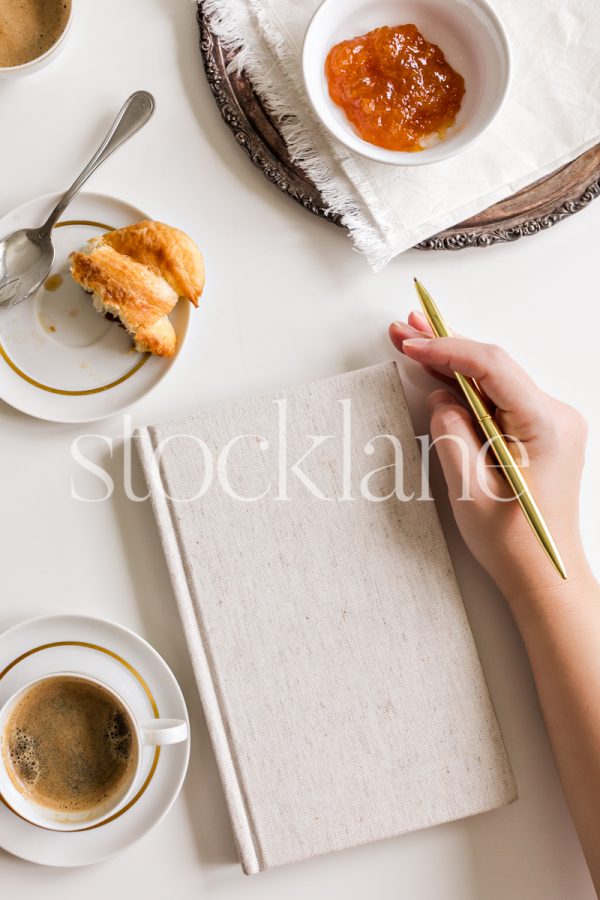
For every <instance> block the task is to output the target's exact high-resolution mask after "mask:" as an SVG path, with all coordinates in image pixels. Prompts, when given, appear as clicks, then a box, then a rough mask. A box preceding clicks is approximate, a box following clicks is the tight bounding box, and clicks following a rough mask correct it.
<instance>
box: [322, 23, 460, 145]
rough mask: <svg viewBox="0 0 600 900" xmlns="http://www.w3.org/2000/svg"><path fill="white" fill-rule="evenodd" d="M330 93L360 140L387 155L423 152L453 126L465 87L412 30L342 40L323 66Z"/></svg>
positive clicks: (402, 28)
mask: <svg viewBox="0 0 600 900" xmlns="http://www.w3.org/2000/svg"><path fill="white" fill-rule="evenodd" d="M325 74H326V76H327V83H328V86H329V94H330V96H331V99H332V100H333V102H334V103H336V104H337V105H338V106H341V108H342V109H343V110H344V112H345V113H346V116H347V117H348V119H349V120H350V122H351V123H352V124H353V125H354V127H355V128H356V130H357V132H358V133H359V135H360V136H361V138H363V140H365V141H369V143H371V144H376V145H377V146H378V147H385V148H386V149H388V150H404V151H408V152H414V151H417V150H423V149H425V148H424V146H423V145H422V143H421V141H422V140H423V139H424V138H426V137H429V136H430V135H435V134H437V135H439V137H440V138H443V137H444V135H445V133H446V131H447V130H448V128H450V127H451V126H452V125H453V124H454V122H455V121H456V115H457V113H458V111H459V109H460V105H461V103H462V99H463V96H464V93H465V82H464V79H463V77H462V75H459V73H458V72H456V71H455V70H454V69H453V68H452V66H451V65H450V64H449V63H448V62H447V61H446V57H445V56H444V54H443V53H442V51H441V50H440V48H439V47H438V46H437V45H436V44H430V43H429V41H426V40H425V38H424V37H423V35H422V34H421V32H420V31H419V30H418V29H417V27H416V26H415V25H397V26H394V27H389V26H384V27H383V28H375V29H374V30H373V31H369V32H368V33H367V34H363V35H361V36H360V37H355V38H352V39H351V40H348V41H341V42H340V43H339V44H336V45H335V46H334V47H332V48H331V50H330V51H329V54H328V56H327V59H326V62H325Z"/></svg>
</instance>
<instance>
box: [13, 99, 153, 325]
mask: <svg viewBox="0 0 600 900" xmlns="http://www.w3.org/2000/svg"><path fill="white" fill-rule="evenodd" d="M154 105H155V104H154V97H153V96H152V94H149V93H148V91H136V92H135V94H132V95H131V97H129V99H128V100H126V101H125V103H124V104H123V107H122V108H121V110H120V112H119V114H118V116H117V118H116V119H115V121H114V122H113V124H112V127H111V129H110V131H109V132H108V134H107V135H106V137H105V138H104V140H103V141H102V143H101V144H100V146H99V147H98V149H97V150H96V152H95V153H94V155H93V156H92V158H91V159H90V161H89V163H88V164H87V166H86V167H85V169H84V170H83V172H82V173H81V175H80V176H79V178H77V180H76V181H74V182H73V184H72V185H71V187H70V188H69V190H68V191H67V192H66V194H63V196H62V197H61V198H60V200H59V201H58V203H57V204H56V206H55V207H54V209H53V210H52V212H51V213H50V215H49V216H48V218H47V219H46V221H45V222H44V224H43V225H42V226H41V228H23V229H22V230H20V231H15V232H13V234H9V235H8V236H7V237H5V238H3V239H2V240H1V241H0V309H2V308H4V307H9V306H16V304H17V303H22V302H23V300H27V298H28V297H29V296H31V294H33V292H34V291H36V290H37V289H38V288H39V286H40V285H41V284H42V282H43V281H45V279H46V278H47V276H48V273H49V272H50V270H51V268H52V263H53V262H54V245H53V244H52V237H51V233H52V228H53V227H54V225H55V223H56V221H57V220H58V218H59V217H60V216H61V215H62V213H63V212H64V211H65V209H66V208H67V206H68V205H69V203H70V202H71V200H72V199H73V197H74V196H75V194H76V193H77V192H78V191H79V189H80V188H81V186H82V185H83V184H84V183H85V182H86V181H87V180H88V178H89V177H90V175H91V174H92V172H95V171H96V169H97V168H98V166H100V165H101V164H102V163H103V162H104V160H105V159H107V158H108V157H109V156H110V154H111V153H113V151H115V150H116V149H117V147H120V146H121V144H124V143H125V141H126V140H127V139H128V138H130V137H131V136H132V135H133V134H135V133H136V131H139V129H140V128H141V127H142V125H145V124H146V122H147V121H148V119H149V118H150V116H151V115H152V113H153V112H154Z"/></svg>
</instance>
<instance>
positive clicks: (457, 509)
mask: <svg viewBox="0 0 600 900" xmlns="http://www.w3.org/2000/svg"><path fill="white" fill-rule="evenodd" d="M390 337H391V339H392V341H393V343H394V345H395V346H396V347H397V348H398V350H400V351H401V352H402V353H404V354H405V355H406V356H408V357H409V358H410V359H412V360H415V361H416V362H418V363H421V365H423V366H424V367H425V368H426V369H427V370H428V371H430V372H431V373H433V374H435V375H437V376H439V377H441V378H443V379H444V380H445V381H446V382H448V383H450V384H452V381H453V379H452V373H453V372H454V371H456V372H461V373H462V374H463V375H469V376H471V377H472V378H475V379H476V380H477V381H478V383H479V385H480V387H481V389H482V390H483V391H484V392H485V394H486V395H487V397H488V398H489V401H490V405H491V407H492V410H493V412H494V417H495V419H496V421H497V423H498V425H499V426H500V428H501V430H502V432H503V434H504V435H505V436H506V437H507V438H508V440H511V441H513V442H515V443H513V444H512V449H513V452H514V455H515V457H516V459H517V462H519V463H520V464H521V465H522V466H523V473H524V475H525V479H526V481H527V483H528V484H529V486H530V488H531V490H532V493H533V495H534V497H535V498H536V501H537V503H538V506H539V507H540V510H541V512H542V515H543V516H544V518H545V520H546V523H547V525H548V527H549V529H550V531H551V533H552V535H553V537H554V539H555V541H556V544H557V546H558V549H559V552H560V554H561V556H562V558H563V560H564V563H565V566H566V568H567V572H568V575H569V581H570V582H571V583H572V582H573V581H576V580H581V579H588V578H590V577H591V576H590V572H589V568H588V565H587V562H586V560H585V557H584V554H583V550H582V546H581V540H580V535H579V491H580V481H581V471H582V468H583V461H584V449H585V442H586V431H587V429H586V424H585V421H584V419H583V418H582V416H581V415H580V413H578V412H577V411H576V410H575V409H573V408H572V407H570V406H567V405H566V404H564V403H561V402H560V401H559V400H555V399H554V398H552V397H549V396H548V394H546V393H544V391H542V390H541V389H540V388H539V387H538V386H537V385H536V384H535V383H534V382H533V381H532V379H531V378H530V377H529V375H527V373H526V372H525V371H524V370H523V369H522V368H521V367H520V366H519V365H517V363H516V362H515V361H514V360H513V359H511V357H510V356H509V355H508V354H507V353H506V352H505V351H504V350H502V349H500V348H499V347H495V346H492V345H490V344H481V343H478V342H477V341H470V340H467V339H466V338H462V337H452V338H435V337H433V335H432V333H431V330H430V328H429V325H428V323H427V321H426V319H425V317H424V316H422V315H421V314H420V313H411V315H410V317H409V321H408V324H404V323H401V322H394V324H393V325H391V326H390ZM454 384H455V382H454ZM457 393H458V392H457ZM429 407H430V410H431V435H432V438H433V440H434V441H435V446H436V449H437V452H438V454H439V457H440V461H441V464H442V468H443V471H444V475H445V478H446V481H447V484H448V491H449V494H450V500H451V502H452V508H453V511H454V515H455V517H456V521H457V524H458V527H459V529H460V531H461V533H462V536H463V538H464V539H465V541H466V543H467V544H468V546H469V548H470V549H471V551H472V553H473V555H474V556H475V557H476V558H477V559H478V560H479V562H480V563H481V565H482V566H484V568H485V569H486V570H487V571H488V572H489V573H490V575H491V576H492V577H493V578H494V580H495V581H496V583H497V584H498V586H499V587H500V589H501V590H502V592H503V593H504V595H505V596H506V598H507V600H508V601H509V603H510V605H511V607H515V606H516V607H519V606H523V605H524V604H526V603H527V598H529V600H530V601H533V600H534V599H537V598H541V597H544V598H545V597H547V596H548V590H551V591H552V592H554V591H555V590H556V589H558V588H560V585H561V581H560V577H559V576H558V574H557V573H556V571H555V570H554V568H553V567H552V565H551V563H550V561H549V560H548V559H547V558H546V556H545V555H544V552H543V550H542V549H541V547H540V546H539V544H538V542H537V540H536V538H535V535H534V534H533V532H532V531H531V529H530V527H529V525H528V523H527V521H526V519H525V517H524V516H523V513H522V512H521V509H520V507H519V505H518V503H517V502H516V500H515V499H514V497H513V495H512V493H511V491H510V488H509V487H508V485H507V483H506V481H505V479H504V478H503V477H502V476H501V475H500V473H499V472H498V469H497V468H494V467H493V466H494V461H493V460H492V459H490V455H489V454H488V455H487V457H486V455H485V453H482V451H481V448H482V442H483V438H482V436H481V434H480V433H479V432H478V429H477V426H476V424H475V422H474V419H473V417H472V415H471V413H470V412H469V411H468V410H467V409H466V408H465V406H464V402H463V401H462V400H460V399H457V397H456V396H454V395H453V394H452V393H450V392H449V391H448V390H447V389H446V390H436V391H434V392H433V393H432V394H431V395H430V397H429ZM469 495H470V496H471V498H473V499H472V500H468V499H460V498H461V497H465V496H469ZM496 498H500V499H496ZM514 611H515V613H517V612H518V611H519V610H518V609H514Z"/></svg>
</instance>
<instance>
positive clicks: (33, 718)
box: [2, 675, 137, 813]
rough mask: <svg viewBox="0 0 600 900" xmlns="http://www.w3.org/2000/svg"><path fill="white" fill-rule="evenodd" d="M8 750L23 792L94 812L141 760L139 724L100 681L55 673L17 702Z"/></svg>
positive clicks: (56, 805)
mask: <svg viewBox="0 0 600 900" xmlns="http://www.w3.org/2000/svg"><path fill="white" fill-rule="evenodd" d="M2 752H3V756H4V762H5V765H6V769H7V771H8V773H9V775H10V777H11V781H12V782H13V784H14V786H15V787H16V788H17V790H18V791H19V792H20V793H21V794H23V795H24V796H26V797H27V798H28V799H29V800H31V801H33V802H34V803H38V804H39V805H40V806H44V807H46V808H49V809H52V810H54V811H55V812H59V813H92V812H93V811H94V810H98V809H101V808H102V807H104V806H107V805H108V804H109V803H110V801H111V800H112V799H113V798H116V797H117V796H118V795H119V794H121V793H122V791H123V789H124V787H125V785H126V783H127V782H128V781H129V779H130V777H131V775H132V774H133V771H134V770H135V767H136V765H137V750H136V744H135V740H134V730H133V724H132V722H131V719H130V716H129V714H128V712H127V711H126V710H125V708H124V707H123V706H122V704H120V703H119V702H118V701H117V700H116V699H115V698H114V697H113V696H112V694H110V693H109V692H108V691H106V690H105V689H104V688H102V687H101V686H100V685H96V684H92V683H90V682H89V681H85V680H84V679H81V678H77V677H76V676H67V675H65V676H59V677H54V678H48V679H46V680H44V681H40V682H38V683H37V684H35V685H33V686H32V687H31V689H30V690H29V691H27V693H26V694H25V695H24V696H23V697H22V698H21V699H20V700H19V701H18V703H17V704H16V706H15V708H14V709H13V710H12V711H11V713H10V716H9V717H8V720H7V722H6V725H5V727H4V731H3V735H2Z"/></svg>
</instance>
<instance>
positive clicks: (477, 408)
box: [415, 278, 567, 578]
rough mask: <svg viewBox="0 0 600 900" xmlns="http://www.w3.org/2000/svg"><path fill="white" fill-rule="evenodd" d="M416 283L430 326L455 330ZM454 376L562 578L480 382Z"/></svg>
mask: <svg viewBox="0 0 600 900" xmlns="http://www.w3.org/2000/svg"><path fill="white" fill-rule="evenodd" d="M415 287H416V289H417V294H418V295H419V300H420V301H421V306H422V307H423V311H424V313H425V315H426V316H427V321H428V322H429V324H430V326H431V330H432V331H433V333H434V334H435V336H436V337H452V332H451V331H450V329H449V328H448V327H447V325H446V323H445V322H444V320H443V319H442V316H441V314H440V311H439V309H438V308H437V306H436V304H435V302H434V300H433V297H432V296H431V294H430V293H429V291H427V290H426V288H424V287H423V285H422V284H421V282H420V281H418V280H417V279H416V278H415ZM454 377H455V378H456V380H457V382H458V384H459V385H460V388H461V390H462V392H463V394H464V395H465V397H466V399H467V403H468V404H469V406H470V407H471V410H472V412H473V414H474V416H475V418H476V420H477V422H478V424H479V426H480V427H481V430H482V431H483V433H484V434H485V436H486V438H487V441H488V444H489V446H490V449H491V450H492V452H493V453H494V456H495V457H496V459H497V460H498V463H499V465H500V469H501V470H502V474H503V475H504V477H505V478H506V480H507V481H508V483H509V485H510V486H511V488H512V490H513V492H514V495H515V497H516V498H517V500H518V502H519V506H520V507H521V509H522V510H523V513H524V515H525V518H526V519H527V521H528V522H529V524H530V526H531V529H532V531H533V533H534V534H535V536H536V537H537V539H538V541H539V542H540V544H541V545H542V547H543V548H544V550H545V551H546V553H547V554H548V556H549V558H550V560H551V561H552V563H553V565H554V567H555V568H556V570H557V571H558V572H559V573H560V575H561V576H562V578H566V577H567V572H566V569H565V567H564V564H563V561H562V559H561V558H560V553H559V552H558V549H557V546H556V544H555V543H554V539H553V537H552V535H551V534H550V531H549V530H548V526H547V525H546V523H545V522H544V518H543V516H542V514H541V512H540V510H539V509H538V506H537V503H536V502H535V500H534V498H533V495H532V493H531V491H530V490H529V488H528V486H527V482H526V481H525V479H524V478H523V475H522V474H521V470H520V469H519V467H518V465H517V463H516V461H515V458H514V456H513V455H512V453H511V452H510V450H509V448H508V444H507V443H506V441H505V440H504V437H503V435H502V432H501V431H500V429H499V428H498V426H497V425H496V422H495V421H494V419H493V417H492V414H491V412H490V411H489V409H488V406H487V403H486V401H485V398H484V397H483V394H482V393H481V390H480V388H479V385H478V384H477V382H476V381H475V379H474V378H468V377H467V376H466V375H461V374H460V372H454Z"/></svg>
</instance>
